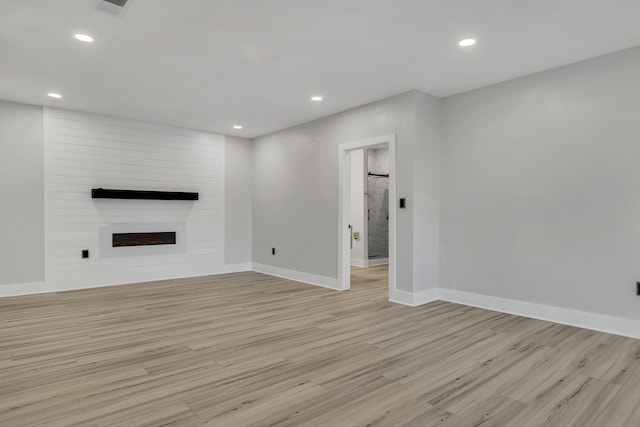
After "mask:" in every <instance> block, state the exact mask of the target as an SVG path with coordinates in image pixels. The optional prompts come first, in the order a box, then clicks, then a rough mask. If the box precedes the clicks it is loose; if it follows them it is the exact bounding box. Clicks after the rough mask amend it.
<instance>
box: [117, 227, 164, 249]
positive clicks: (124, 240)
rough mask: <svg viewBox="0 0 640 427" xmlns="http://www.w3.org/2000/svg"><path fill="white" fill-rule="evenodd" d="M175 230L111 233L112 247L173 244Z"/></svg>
mask: <svg viewBox="0 0 640 427" xmlns="http://www.w3.org/2000/svg"><path fill="white" fill-rule="evenodd" d="M175 244H176V232H175V231H164V232H156V233H113V247H114V248H118V247H123V246H155V245H175Z"/></svg>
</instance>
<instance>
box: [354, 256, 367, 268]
mask: <svg viewBox="0 0 640 427" xmlns="http://www.w3.org/2000/svg"><path fill="white" fill-rule="evenodd" d="M351 266H352V267H360V268H366V267H368V264H367V262H366V261H365V260H363V259H361V258H351Z"/></svg>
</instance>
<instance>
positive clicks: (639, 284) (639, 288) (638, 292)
mask: <svg viewBox="0 0 640 427" xmlns="http://www.w3.org/2000/svg"><path fill="white" fill-rule="evenodd" d="M636 295H637V296H640V282H636Z"/></svg>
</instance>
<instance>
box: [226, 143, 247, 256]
mask: <svg viewBox="0 0 640 427" xmlns="http://www.w3.org/2000/svg"><path fill="white" fill-rule="evenodd" d="M251 145H252V144H251V141H250V140H248V139H243V138H235V137H231V136H227V137H225V229H224V233H225V234H224V241H225V264H239V263H250V262H251V210H252V208H251V204H252V200H251V193H252V191H251V185H252V182H251V181H252V178H251V176H252V172H251Z"/></svg>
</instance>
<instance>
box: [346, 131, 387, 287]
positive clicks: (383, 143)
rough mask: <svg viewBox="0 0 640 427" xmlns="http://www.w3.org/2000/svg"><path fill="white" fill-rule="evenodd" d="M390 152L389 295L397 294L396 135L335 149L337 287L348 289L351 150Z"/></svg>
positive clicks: (349, 280) (347, 144)
mask: <svg viewBox="0 0 640 427" xmlns="http://www.w3.org/2000/svg"><path fill="white" fill-rule="evenodd" d="M383 147H388V148H389V294H391V293H393V291H395V290H396V216H397V215H396V213H397V212H396V210H397V207H396V185H397V174H396V134H390V135H383V136H378V137H375V138H369V139H362V140H358V141H352V142H347V143H345V144H340V145H339V146H338V287H339V289H340V290H348V289H350V288H351V252H350V249H349V242H350V239H351V230H350V228H349V224H350V222H351V158H350V156H349V154H350V152H351V151H353V150H359V149H367V148H383Z"/></svg>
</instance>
